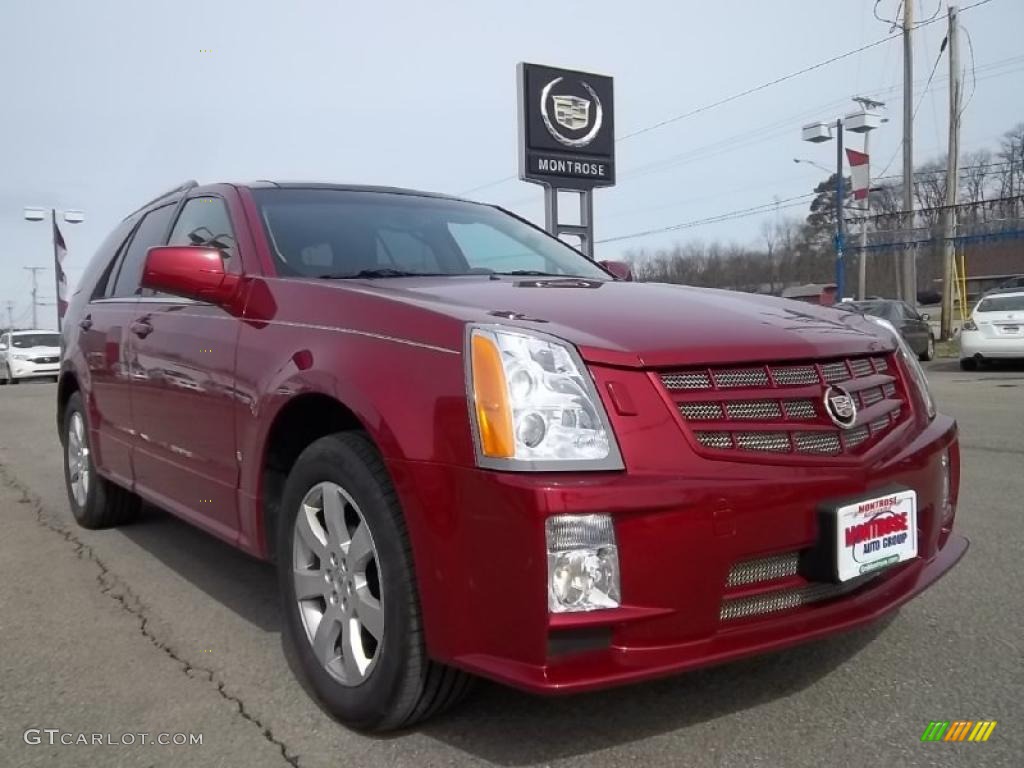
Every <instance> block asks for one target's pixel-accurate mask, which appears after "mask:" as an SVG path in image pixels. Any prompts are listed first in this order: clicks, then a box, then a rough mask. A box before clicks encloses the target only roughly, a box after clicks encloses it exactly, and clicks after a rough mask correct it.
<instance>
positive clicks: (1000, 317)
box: [960, 290, 1024, 371]
mask: <svg viewBox="0 0 1024 768" xmlns="http://www.w3.org/2000/svg"><path fill="white" fill-rule="evenodd" d="M1011 358H1018V359H1021V360H1024V290H1010V291H1006V290H1004V291H1000V292H999V293H990V294H988V295H987V296H983V297H982V299H981V301H979V302H978V306H976V307H975V308H974V311H973V312H972V313H971V317H970V319H969V320H967V321H966V322H965V323H964V325H963V328H962V329H961V331H960V367H961V368H963V369H964V370H965V371H972V370H974V369H975V368H977V367H978V363H982V362H985V361H986V360H993V359H1001V360H1006V359H1011Z"/></svg>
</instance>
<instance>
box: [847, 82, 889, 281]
mask: <svg viewBox="0 0 1024 768" xmlns="http://www.w3.org/2000/svg"><path fill="white" fill-rule="evenodd" d="M853 100H854V101H855V102H857V103H858V104H860V106H861V109H862V110H864V112H869V111H870V110H873V109H878V108H879V107H884V106H885V102H884V101H876V100H875V99H869V98H868V97H866V96H854V97H853ZM870 136H871V131H864V154H865V155H867V157H868V169H869V170H868V180H867V181H868V190H867V197H865V198H864V218H863V219H862V220H861V223H860V260H859V262H858V264H857V271H858V275H857V277H858V278H859V279H858V282H857V299H858V300H859V301H864V295H865V293H866V292H867V283H868V217H869V216H870V215H871V171H870V168H871V152H870V150H869V146H870V140H869V137H870Z"/></svg>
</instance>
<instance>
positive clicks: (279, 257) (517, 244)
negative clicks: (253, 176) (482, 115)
mask: <svg viewBox="0 0 1024 768" xmlns="http://www.w3.org/2000/svg"><path fill="white" fill-rule="evenodd" d="M253 194H254V196H255V198H256V201H257V203H258V205H259V208H260V215H261V218H262V220H263V226H264V228H265V229H266V233H267V238H268V240H269V241H270V243H271V248H272V250H273V253H274V261H275V264H276V266H277V272H278V274H279V275H281V276H282V277H322V278H344V277H404V276H408V275H469V274H495V273H496V274H523V275H558V276H573V277H585V278H590V279H596V280H611V279H612V278H611V276H610V275H609V274H608V273H607V272H605V271H604V270H602V269H601V268H600V267H598V266H597V265H596V264H594V263H593V262H591V261H590V260H589V259H587V258H586V257H585V256H582V255H581V254H579V253H578V252H576V251H574V250H573V249H572V248H570V247H569V246H567V245H565V244H564V243H562V242H561V241H560V240H557V239H556V238H553V237H551V236H549V235H547V234H546V233H544V232H542V231H541V230H538V229H536V228H535V227H532V226H530V225H529V224H526V223H525V222H523V221H520V220H519V219H517V218H515V217H514V216H511V215H509V214H507V213H504V212H502V211H499V210H497V209H495V208H491V207H489V206H486V205H478V204H475V203H466V202H462V201H458V200H445V199H439V198H432V197H424V196H420V195H408V194H398V193H388V192H363V191H349V190H337V189H257V190H253Z"/></svg>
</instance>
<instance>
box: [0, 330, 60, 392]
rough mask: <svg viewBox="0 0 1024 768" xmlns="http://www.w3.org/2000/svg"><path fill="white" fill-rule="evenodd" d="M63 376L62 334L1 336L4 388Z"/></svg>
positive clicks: (0, 381) (0, 376)
mask: <svg viewBox="0 0 1024 768" xmlns="http://www.w3.org/2000/svg"><path fill="white" fill-rule="evenodd" d="M59 372H60V334H59V333H54V332H53V331H8V332H6V333H4V334H0V384H17V383H18V382H19V381H21V380H22V379H34V378H42V377H47V376H49V377H51V378H53V379H54V380H56V378H57V374H58V373H59Z"/></svg>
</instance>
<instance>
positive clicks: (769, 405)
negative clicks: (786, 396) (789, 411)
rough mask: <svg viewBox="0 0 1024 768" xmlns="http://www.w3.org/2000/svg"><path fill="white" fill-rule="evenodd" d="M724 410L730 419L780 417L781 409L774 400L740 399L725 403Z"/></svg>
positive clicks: (761, 419)
mask: <svg viewBox="0 0 1024 768" xmlns="http://www.w3.org/2000/svg"><path fill="white" fill-rule="evenodd" d="M725 412H726V413H727V414H728V415H729V418H730V419H758V420H760V421H764V420H766V419H781V418H782V409H781V408H779V404H778V402H777V401H775V400H740V401H739V402H735V403H726V404H725Z"/></svg>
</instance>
